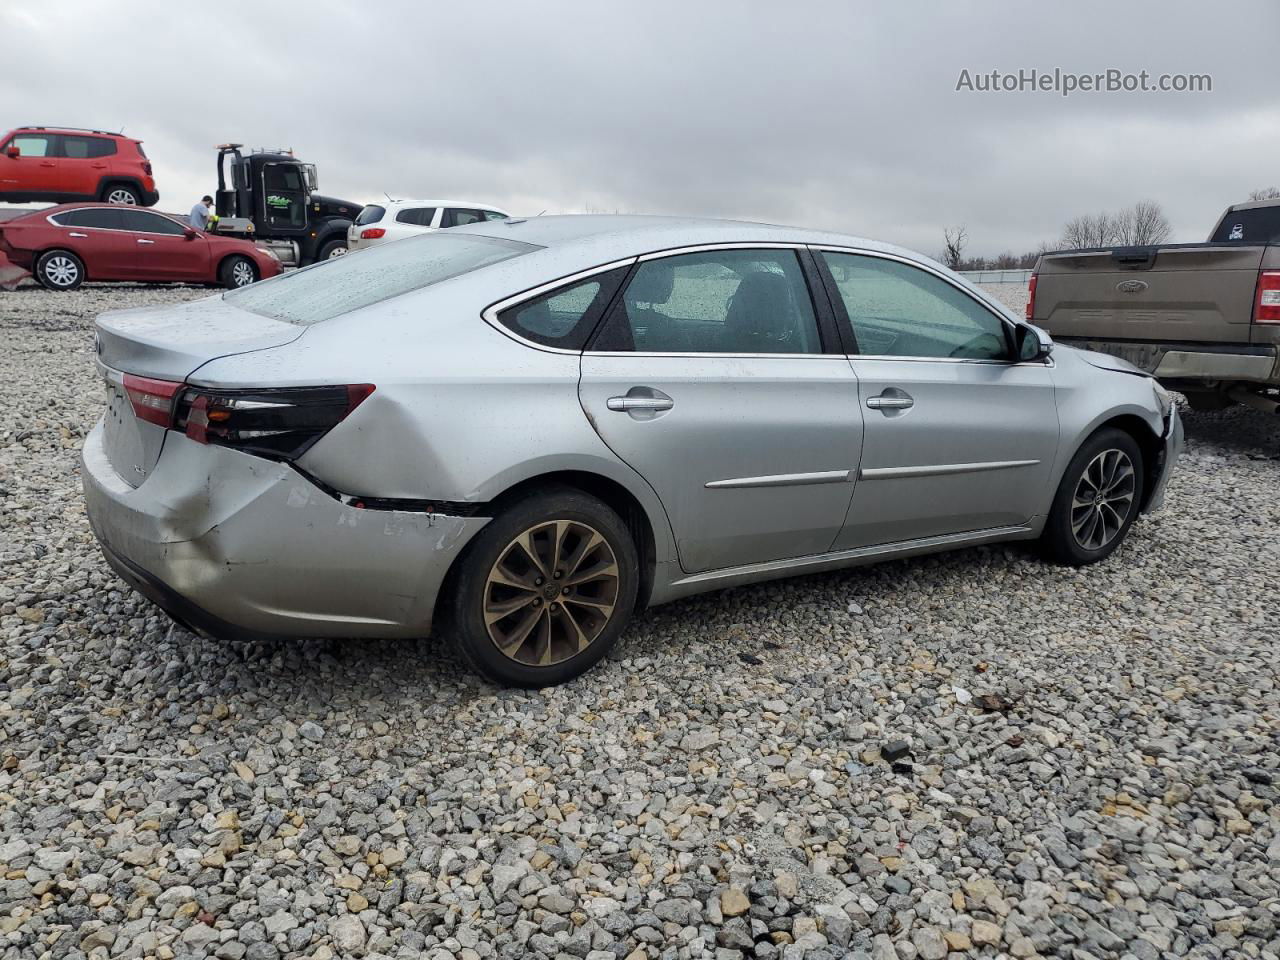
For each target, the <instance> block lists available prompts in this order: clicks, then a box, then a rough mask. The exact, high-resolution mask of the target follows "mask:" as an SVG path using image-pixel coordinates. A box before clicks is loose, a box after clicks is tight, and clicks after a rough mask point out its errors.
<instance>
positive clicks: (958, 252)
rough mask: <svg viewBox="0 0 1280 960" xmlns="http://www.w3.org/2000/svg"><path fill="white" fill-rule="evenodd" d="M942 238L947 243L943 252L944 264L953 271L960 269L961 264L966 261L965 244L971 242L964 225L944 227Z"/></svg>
mask: <svg viewBox="0 0 1280 960" xmlns="http://www.w3.org/2000/svg"><path fill="white" fill-rule="evenodd" d="M942 237H943V240H944V241H945V243H946V246H945V247H944V249H943V251H942V262H943V263H945V264H946V265H947V266H948V267H950V268H951V269H952V270H959V269H960V262H961V261H962V260H964V248H965V244H967V243H968V242H969V233H968V231H966V230H965V228H964V224H961V225H960V226H958V227H944V228H943V230H942Z"/></svg>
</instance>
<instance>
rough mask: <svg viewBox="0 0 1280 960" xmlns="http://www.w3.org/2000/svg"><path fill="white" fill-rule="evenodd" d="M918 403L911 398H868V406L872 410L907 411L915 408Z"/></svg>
mask: <svg viewBox="0 0 1280 960" xmlns="http://www.w3.org/2000/svg"><path fill="white" fill-rule="evenodd" d="M915 405H916V402H915V401H914V400H912V399H911V398H910V397H895V396H885V395H884V394H883V393H882V394H880V396H878V397H867V406H868V407H870V408H871V409H872V410H906V409H907V408H908V407H914V406H915Z"/></svg>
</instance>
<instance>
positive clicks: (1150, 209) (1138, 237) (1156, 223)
mask: <svg viewBox="0 0 1280 960" xmlns="http://www.w3.org/2000/svg"><path fill="white" fill-rule="evenodd" d="M1112 223H1113V225H1114V227H1115V240H1114V241H1113V242H1114V243H1116V244H1119V245H1120V246H1123V247H1141V246H1146V245H1148V244H1155V243H1164V242H1165V241H1166V240H1168V239H1169V235H1170V234H1171V233H1173V228H1172V227H1171V226H1169V218H1168V217H1166V216H1165V215H1164V211H1163V210H1161V209H1160V204H1158V203H1156V202H1155V201H1154V200H1139V201H1138V202H1137V203H1135V204H1134V205H1133V206H1132V207H1128V208H1127V209H1125V210H1121V211H1120V212H1119V213H1117V214H1116V215H1115V217H1113V218H1112Z"/></svg>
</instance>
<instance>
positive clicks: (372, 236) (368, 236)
mask: <svg viewBox="0 0 1280 960" xmlns="http://www.w3.org/2000/svg"><path fill="white" fill-rule="evenodd" d="M386 235H387V231H386V230H384V229H383V228H382V227H365V228H364V229H363V230H361V231H360V239H361V240H379V239H381V238H382V237H385V236H386Z"/></svg>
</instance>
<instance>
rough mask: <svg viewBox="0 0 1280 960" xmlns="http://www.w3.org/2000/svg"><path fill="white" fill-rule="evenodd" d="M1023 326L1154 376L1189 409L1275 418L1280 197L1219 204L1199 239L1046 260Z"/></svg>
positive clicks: (1279, 385) (1279, 365) (1278, 401)
mask: <svg viewBox="0 0 1280 960" xmlns="http://www.w3.org/2000/svg"><path fill="white" fill-rule="evenodd" d="M1027 319H1028V320H1030V321H1031V322H1032V323H1035V324H1036V325H1037V326H1040V327H1043V328H1044V329H1046V330H1048V331H1049V332H1050V334H1052V336H1053V338H1054V339H1055V340H1058V341H1060V342H1062V343H1068V344H1071V345H1072V346H1078V347H1084V348H1086V349H1089V350H1096V351H1099V352H1102V353H1109V354H1112V355H1113V356H1118V357H1122V358H1124V359H1125V360H1128V361H1130V362H1131V363H1133V364H1135V365H1137V366H1139V367H1141V368H1142V369H1143V370H1146V371H1147V372H1149V373H1152V374H1154V375H1155V376H1156V377H1157V378H1158V379H1159V380H1160V382H1161V383H1163V384H1164V385H1165V386H1167V387H1169V388H1170V389H1172V390H1178V391H1180V392H1182V393H1183V394H1185V395H1186V397H1187V400H1188V402H1189V403H1190V404H1191V406H1192V408H1193V409H1220V408H1222V407H1224V406H1227V405H1228V404H1230V403H1232V402H1238V403H1245V404H1248V405H1250V406H1252V407H1257V408H1258V409H1261V410H1265V411H1267V412H1269V413H1280V395H1278V394H1277V391H1280V200H1261V201H1258V202H1255V203H1240V204H1236V205H1235V206H1232V207H1228V208H1227V210H1226V212H1225V213H1224V214H1223V215H1222V218H1221V219H1220V220H1219V221H1218V224H1217V226H1216V227H1214V229H1213V232H1212V233H1211V234H1210V235H1209V239H1208V241H1207V242H1205V243H1179V244H1164V245H1160V246H1150V247H1113V248H1110V249H1091V250H1063V251H1058V252H1056V253H1046V254H1044V255H1042V256H1041V257H1040V260H1039V262H1038V263H1037V264H1036V268H1035V272H1034V273H1033V274H1032V276H1031V287H1030V300H1029V302H1028V304H1027Z"/></svg>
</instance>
